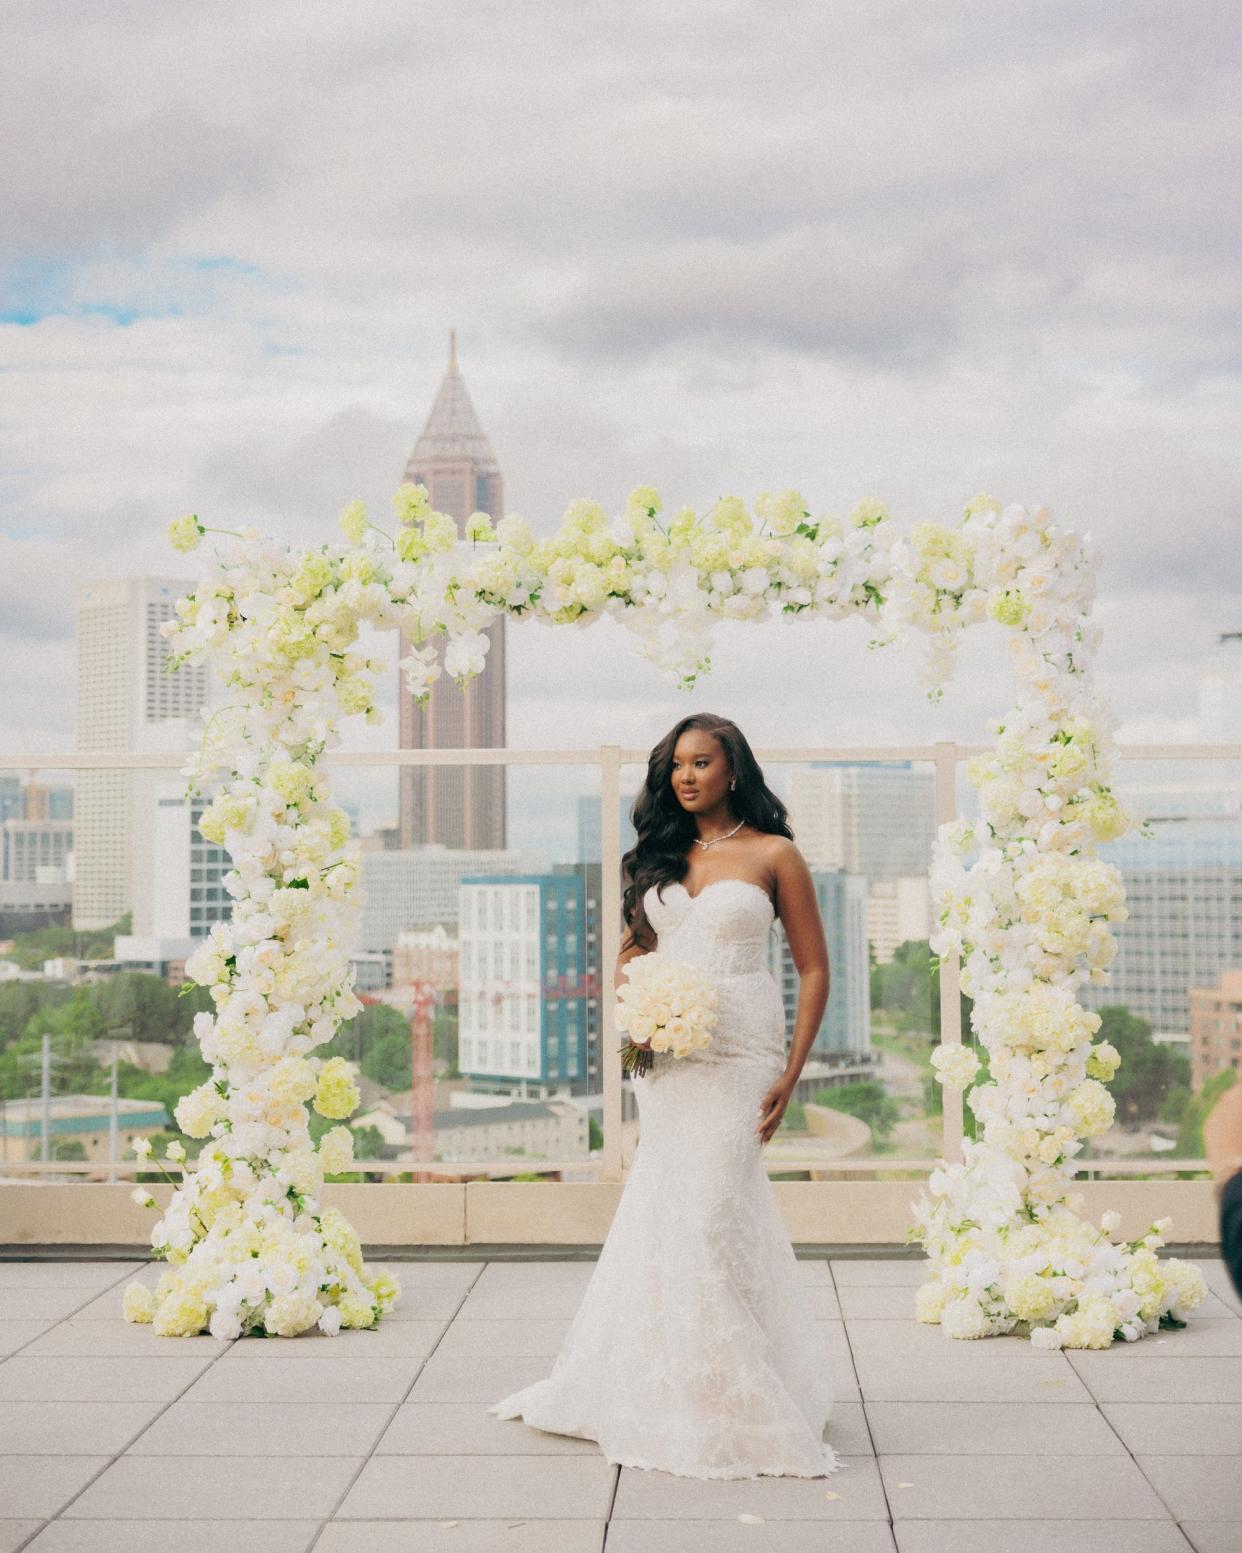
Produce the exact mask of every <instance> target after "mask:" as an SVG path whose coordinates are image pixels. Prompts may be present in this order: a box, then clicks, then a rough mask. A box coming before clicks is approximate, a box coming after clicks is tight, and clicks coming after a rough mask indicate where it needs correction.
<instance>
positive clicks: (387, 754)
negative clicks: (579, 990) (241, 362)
mask: <svg viewBox="0 0 1242 1553" xmlns="http://www.w3.org/2000/svg"><path fill="white" fill-rule="evenodd" d="M992 748H993V746H992V745H991V744H988V743H985V744H961V743H958V742H956V741H954V740H938V741H937V742H935V743H933V744H912V745H879V744H876V745H837V746H807V745H798V746H764V747H761V748H760V747H757V748H756V750H755V755H756V758H757V759H758V760H759V761H760V763H761V764H766V765H809V764H812V763H815V762H828V761H834V762H841V761H845V762H849V761H865V760H866V761H869V760H906V761H916V762H921V763H925V764H928V765H930V766H931V768H932V771H933V773H934V779H935V814H936V821H937V823H938V824H942V823H944V822H945V821H948V820H952V819H954V818H955V817H956V816H957V812H958V808H957V769H958V766H959V765H960V764H961V763H962V762H963V761H964V760H967V759H969V758H970V757H971V756H972V755H976V754H982V753H985V752H987V751H989V750H991V749H992ZM648 754H649V751H648V750H646V749H643V748H625V747H622V746H620V745H615V744H608V745H600V746H593V747H590V748H586V749H569V750H566V749H530V750H525V749H443V750H421V749H411V750H336V751H332V752H329V753H326V754H325V755H324V756H323V757H322V758H321V760H320V764H321V765H322V766H324V767H327V768H329V769H341V770H348V769H350V768H358V767H402V766H465V765H471V766H495V765H502V766H578V767H594V768H596V769H597V770H598V772H599V784H600V832H601V833H600V843H601V848H600V850H601V878H602V881H603V884H602V889H601V895H602V899H601V902H600V906H601V919H600V925H601V935H602V941H603V942H604V943H605V944H609V943H612V944H619V943H620V941H621V889H620V875H621V827H620V808H621V773H622V769H623V768H624V767H627V766H639V767H645V766H646V763H647V758H648ZM1116 754H1117V759H1118V762H1119V763H1120V762H1122V761H1128V760H1147V761H1162V760H1169V761H1174V760H1175V761H1209V760H1211V761H1227V760H1238V761H1242V744H1122V745H1118V746H1116ZM190 758H191V757H190V756H189V755H188V754H186V753H178V752H172V753H168V752H164V753H160V754H140V753H138V752H135V751H132V750H118V751H72V752H64V753H57V752H53V751H37V752H36V751H32V752H29V753H20V754H7V755H6V754H3V753H0V771H24V772H27V773H29V774H30V775H31V776H32V777H33V776H34V775H35V774H36V773H40V772H42V773H47V772H74V771H97V770H110V771H154V770H180V769H181V768H182V767H184V766H185V765H186V764H187V762H188V761H189V760H190ZM606 962H607V956H604V957H603V963H602V965H601V970H602V973H603V974H602V976H601V982H602V985H601V994H603V995H601V998H600V1015H601V1028H600V1054H601V1061H600V1070H601V1080H602V1083H603V1095H604V1121H603V1134H604V1140H603V1148H602V1149H601V1150H600V1151H599V1153H598V1154H597V1155H592V1156H590V1157H589V1158H580V1159H574V1160H565V1161H559V1162H557V1161H547V1160H538V1159H531V1160H518V1159H514V1158H510V1159H509V1160H507V1161H496V1160H478V1161H452V1162H450V1161H435V1162H433V1161H428V1162H415V1163H411V1162H408V1161H405V1162H401V1161H380V1160H375V1161H359V1162H357V1163H356V1165H355V1169H356V1170H358V1171H362V1172H366V1173H369V1174H382V1175H395V1174H407V1173H409V1172H410V1171H411V1170H413V1171H415V1172H417V1173H419V1174H422V1175H428V1176H434V1175H437V1174H440V1175H445V1176H452V1177H462V1176H466V1175H479V1176H500V1175H504V1176H510V1175H513V1174H516V1173H523V1174H525V1173H544V1174H546V1173H549V1172H552V1171H554V1170H570V1169H572V1170H575V1171H582V1170H593V1171H594V1172H595V1174H596V1176H597V1179H598V1180H600V1181H604V1182H618V1181H620V1180H621V1179H622V1177H623V1173H624V1172H623V1160H622V1132H623V1126H622V1075H621V1067H620V1064H619V1063H618V1062H613V1061H610V1060H606V1059H607V1057H608V1056H610V1055H611V1054H612V1053H613V1051H614V1049H615V1047H616V1030H615V1026H614V1022H613V1001H612V999H611V997H609V996H607V992H608V990H609V988H610V985H611V979H610V973H609V968H608V966H607V963H606ZM939 997H940V1039H941V1041H942V1042H948V1043H953V1042H960V1041H961V1040H962V1027H961V1000H960V978H959V967H958V961H957V957H956V956H952V957H949V958H947V959H946V960H945V961H944V963H943V964H942V966H941V974H940V993H939ZM943 1105H944V1109H943V1117H942V1151H943V1158H944V1159H945V1160H946V1161H948V1162H953V1161H956V1160H960V1158H961V1154H962V1138H963V1124H964V1108H963V1096H962V1092H961V1091H960V1090H954V1089H950V1088H945V1089H944V1090H943ZM935 1163H936V1162H935V1161H931V1160H922V1159H914V1160H908V1159H902V1158H900V1157H896V1156H890V1155H875V1156H871V1157H869V1158H862V1159H858V1158H853V1159H842V1160H835V1159H823V1158H815V1159H812V1160H805V1161H803V1160H793V1159H783V1158H777V1157H771V1158H770V1159H769V1164H768V1168H769V1170H770V1171H771V1172H773V1173H782V1172H786V1171H796V1170H810V1169H816V1170H832V1171H834V1172H842V1173H848V1174H860V1173H863V1172H877V1171H906V1170H924V1171H926V1170H930V1169H931V1168H933V1166H934V1164H935ZM28 1165H29V1166H32V1167H33V1169H32V1170H31V1171H30V1173H34V1172H35V1171H38V1172H39V1173H42V1172H45V1171H46V1172H47V1173H49V1174H53V1175H65V1176H72V1175H83V1174H90V1173H91V1172H92V1171H97V1170H98V1169H99V1168H100V1164H99V1162H94V1163H92V1162H91V1161H80V1160H73V1161H59V1162H56V1163H54V1164H44V1163H43V1162H42V1161H31V1162H24V1163H23V1164H22V1165H21V1166H20V1167H18V1166H15V1165H13V1164H4V1163H2V1162H0V1173H6V1172H12V1173H18V1172H19V1171H20V1173H22V1174H25V1173H27V1166H28ZM118 1169H121V1170H123V1171H124V1170H125V1167H124V1166H123V1165H121V1166H118ZM1186 1170H1202V1171H1204V1172H1206V1170H1207V1166H1206V1163H1205V1162H1204V1161H1202V1160H1181V1159H1178V1160H1172V1159H1169V1158H1167V1157H1166V1156H1153V1157H1151V1158H1143V1159H1139V1160H1133V1159H1132V1160H1124V1161H1123V1160H1116V1161H1112V1160H1108V1161H1105V1160H1094V1161H1083V1162H1082V1163H1081V1165H1080V1173H1081V1174H1082V1175H1083V1176H1094V1175H1095V1174H1096V1173H1097V1172H1099V1173H1107V1174H1109V1175H1128V1174H1150V1175H1171V1174H1176V1173H1178V1172H1180V1171H1186ZM126 1173H133V1167H130V1168H129V1170H128V1171H127V1172H126Z"/></svg>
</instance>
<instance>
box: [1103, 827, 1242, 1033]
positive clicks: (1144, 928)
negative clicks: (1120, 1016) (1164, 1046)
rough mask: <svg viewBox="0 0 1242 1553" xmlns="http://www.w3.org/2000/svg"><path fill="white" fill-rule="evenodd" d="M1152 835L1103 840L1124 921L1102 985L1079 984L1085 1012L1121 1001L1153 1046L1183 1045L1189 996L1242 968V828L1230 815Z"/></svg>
mask: <svg viewBox="0 0 1242 1553" xmlns="http://www.w3.org/2000/svg"><path fill="white" fill-rule="evenodd" d="M1153 829H1154V832H1155V834H1154V835H1152V836H1150V837H1149V836H1143V835H1141V834H1134V835H1130V836H1126V837H1123V838H1122V839H1121V840H1120V841H1113V842H1109V843H1108V844H1107V845H1106V846H1102V847H1100V849H1099V855H1100V857H1101V858H1102V859H1104V860H1106V861H1107V862H1110V863H1114V864H1115V865H1116V866H1117V867H1118V868H1119V869H1120V870H1121V876H1122V879H1123V881H1124V883H1125V889H1126V907H1127V909H1128V911H1129V913H1130V915H1129V917H1128V918H1127V920H1126V921H1125V922H1119V923H1115V924H1113V927H1112V932H1113V934H1114V936H1115V937H1116V940H1117V955H1116V958H1115V959H1114V960H1113V963H1112V965H1111V966H1110V967H1109V979H1108V982H1107V983H1106V984H1105V985H1104V986H1093V985H1090V984H1088V985H1084V986H1083V987H1082V989H1081V992H1080V997H1081V999H1082V1002H1083V1003H1084V1004H1086V1005H1087V1006H1088V1007H1091V1008H1097V1009H1098V1008H1103V1007H1105V1006H1106V1005H1108V1004H1120V1005H1121V1006H1122V1007H1123V1008H1127V1009H1129V1010H1130V1012H1131V1013H1132V1014H1137V1015H1139V1017H1140V1018H1143V1019H1146V1020H1147V1021H1148V1022H1149V1023H1150V1024H1151V1026H1152V1033H1153V1035H1154V1037H1155V1038H1156V1039H1157V1040H1164V1041H1169V1042H1172V1043H1175V1044H1178V1045H1181V1044H1187V1045H1188V1043H1189V1040H1190V994H1191V989H1192V988H1196V987H1211V986H1214V985H1215V984H1216V983H1217V982H1218V980H1219V978H1220V976H1221V974H1222V972H1227V971H1231V970H1236V969H1239V968H1242V826H1239V825H1238V824H1237V823H1236V822H1233V821H1230V820H1227V819H1183V820H1166V821H1164V822H1163V823H1156V824H1154V825H1153Z"/></svg>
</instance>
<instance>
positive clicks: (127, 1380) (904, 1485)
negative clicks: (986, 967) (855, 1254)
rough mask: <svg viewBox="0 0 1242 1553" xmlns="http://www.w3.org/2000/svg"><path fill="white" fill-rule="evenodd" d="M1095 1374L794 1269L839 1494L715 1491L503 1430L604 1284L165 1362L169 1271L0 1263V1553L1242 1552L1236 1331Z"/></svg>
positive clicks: (578, 1274) (417, 1285) (1202, 1316)
mask: <svg viewBox="0 0 1242 1553" xmlns="http://www.w3.org/2000/svg"><path fill="white" fill-rule="evenodd" d="M1198 1265H1199V1266H1200V1267H1202V1269H1203V1271H1204V1274H1205V1276H1206V1278H1207V1280H1208V1284H1209V1287H1210V1288H1211V1290H1212V1293H1211V1296H1210V1297H1209V1299H1208V1301H1207V1302H1206V1303H1205V1304H1204V1305H1203V1306H1201V1307H1200V1308H1199V1310H1198V1311H1196V1312H1195V1313H1194V1315H1193V1316H1192V1317H1191V1319H1190V1322H1189V1324H1188V1325H1187V1327H1186V1328H1185V1329H1184V1330H1182V1331H1180V1332H1169V1333H1161V1334H1160V1335H1158V1336H1156V1337H1152V1338H1146V1339H1144V1340H1143V1341H1142V1342H1140V1343H1136V1344H1134V1345H1122V1346H1119V1347H1117V1348H1115V1349H1112V1350H1109V1351H1107V1352H1101V1353H1073V1354H1042V1353H1039V1352H1037V1351H1035V1350H1033V1349H1032V1348H1031V1347H1030V1345H1029V1344H1028V1343H1025V1342H1023V1341H1022V1340H1020V1339H1017V1338H995V1339H990V1340H987V1341H983V1342H978V1343H952V1342H949V1341H947V1340H946V1339H945V1338H944V1337H943V1336H942V1335H941V1333H940V1331H939V1329H938V1328H936V1327H927V1326H923V1325H920V1324H919V1323H918V1322H916V1321H915V1320H914V1318H913V1314H912V1298H913V1286H914V1285H915V1284H916V1283H917V1282H918V1281H919V1266H918V1264H917V1263H914V1262H911V1261H908V1260H884V1259H875V1260H856V1259H840V1260H834V1259H828V1260H824V1259H819V1260H808V1261H803V1262H800V1263H799V1268H800V1271H801V1275H802V1276H803V1278H804V1279H805V1280H806V1283H807V1286H808V1290H809V1292H810V1295H811V1305H812V1312H813V1316H814V1319H815V1320H816V1322H817V1324H818V1327H819V1331H820V1333H821V1335H822V1340H823V1351H824V1357H825V1362H826V1363H827V1364H828V1365H829V1367H830V1369H831V1373H832V1376H833V1380H834V1387H835V1395H836V1398H837V1402H836V1407H835V1411H834V1416H833V1419H832V1421H831V1423H830V1424H829V1428H828V1438H829V1439H830V1440H831V1441H832V1442H833V1444H834V1445H835V1446H836V1448H837V1451H838V1453H839V1454H840V1456H841V1458H842V1461H843V1466H842V1469H841V1470H840V1471H839V1472H836V1473H833V1474H831V1475H830V1476H829V1477H826V1478H819V1479H795V1478H759V1479H755V1480H749V1481H744V1482H696V1481H692V1480H689V1479H685V1478H676V1477H672V1476H669V1475H666V1474H663V1473H658V1472H644V1471H635V1470H632V1469H630V1468H621V1469H617V1468H614V1467H610V1466H608V1464H607V1463H606V1462H605V1461H604V1460H603V1458H602V1457H601V1455H600V1454H599V1451H598V1449H597V1447H596V1446H595V1445H594V1444H593V1443H592V1442H589V1441H580V1440H572V1439H568V1438H564V1437H561V1436H556V1435H549V1434H543V1433H540V1432H539V1431H537V1430H533V1429H529V1428H527V1426H526V1425H524V1424H522V1423H521V1422H519V1421H516V1420H514V1421H506V1422H502V1421H500V1420H499V1419H495V1418H492V1417H490V1416H489V1415H488V1414H487V1412H486V1404H487V1403H488V1402H490V1401H492V1400H495V1399H496V1398H498V1397H500V1396H502V1395H503V1394H504V1393H505V1392H507V1391H509V1390H511V1389H514V1388H516V1387H517V1386H520V1385H523V1384H525V1383H526V1382H527V1381H530V1380H534V1379H536V1378H538V1377H539V1376H540V1375H542V1374H545V1373H546V1371H547V1368H548V1366H549V1364H550V1363H551V1358H552V1356H553V1355H554V1354H555V1353H556V1351H557V1348H558V1346H559V1344H560V1341H561V1338H562V1336H563V1334H564V1332H565V1329H566V1327H567V1325H568V1323H569V1319H570V1317H571V1316H572V1314H573V1312H574V1309H575V1308H576V1305H577V1302H578V1299H579V1297H580V1294H581V1291H582V1288H583V1286H584V1284H585V1282H586V1279H587V1278H588V1277H589V1275H590V1271H591V1264H590V1263H589V1262H547V1261H525V1262H523V1261H503V1262H496V1261H494V1262H481V1261H472V1262H426V1261H423V1262H416V1263H404V1264H402V1266H401V1268H400V1273H401V1278H402V1282H403V1285H404V1288H405V1296H404V1299H403V1301H402V1304H401V1306H400V1307H399V1308H398V1309H397V1310H396V1311H395V1312H394V1313H393V1314H392V1315H390V1316H389V1317H388V1318H387V1319H386V1320H385V1322H384V1324H383V1326H382V1327H381V1328H380V1329H379V1330H378V1331H376V1332H351V1333H344V1334H342V1335H341V1336H340V1337H338V1338H336V1339H329V1338H321V1337H310V1338H298V1339H295V1340H294V1341H292V1342H265V1341H261V1340H244V1341H241V1342H238V1343H229V1344H222V1343H217V1342H215V1340H214V1339H212V1338H209V1337H202V1338H190V1339H182V1340H177V1339H161V1338H157V1337H155V1336H154V1334H153V1333H152V1332H151V1330H150V1328H149V1327H136V1326H131V1325H129V1324H128V1323H126V1322H125V1321H123V1320H122V1319H121V1313H120V1310H121V1304H120V1301H121V1290H122V1289H123V1288H124V1285H125V1284H126V1282H128V1280H129V1279H130V1278H131V1277H133V1276H135V1275H136V1274H137V1275H140V1276H142V1277H144V1278H146V1279H148V1280H151V1279H153V1278H154V1277H155V1275H156V1273H157V1272H158V1268H154V1267H150V1266H144V1265H142V1264H139V1263H119V1262H73V1261H64V1262H55V1263H49V1262H0V1553H16V1550H18V1549H31V1550H37V1553H113V1550H117V1553H121V1550H123V1553H145V1550H147V1549H151V1550H156V1549H159V1550H164V1549H167V1548H169V1547H175V1548H176V1549H177V1550H178V1553H216V1550H227V1553H307V1550H310V1549H312V1548H313V1549H314V1550H315V1553H395V1550H397V1549H402V1550H411V1549H417V1550H418V1553H491V1550H493V1549H513V1550H518V1553H700V1550H702V1553H734V1550H737V1549H747V1550H755V1553H759V1550H763V1553H767V1550H769V1549H779V1550H780V1553H811V1550H814V1553H837V1550H841V1553H845V1550H848V1553H948V1550H950V1549H951V1550H952V1553H1046V1549H1047V1548H1048V1547H1049V1546H1050V1545H1051V1546H1055V1547H1056V1548H1057V1550H1058V1553H1080V1550H1081V1553H1087V1550H1090V1553H1111V1550H1113V1549H1117V1550H1122V1549H1124V1550H1126V1553H1174V1550H1186V1549H1192V1548H1193V1549H1196V1550H1197V1553H1238V1550H1242V1319H1239V1318H1240V1317H1242V1304H1240V1303H1239V1301H1238V1300H1237V1299H1236V1298H1235V1296H1234V1295H1233V1292H1232V1290H1231V1288H1230V1285H1229V1281H1228V1277H1227V1275H1226V1273H1225V1270H1224V1267H1223V1265H1222V1264H1221V1263H1220V1261H1218V1260H1212V1259H1204V1260H1202V1261H1200V1262H1199V1264H1198Z"/></svg>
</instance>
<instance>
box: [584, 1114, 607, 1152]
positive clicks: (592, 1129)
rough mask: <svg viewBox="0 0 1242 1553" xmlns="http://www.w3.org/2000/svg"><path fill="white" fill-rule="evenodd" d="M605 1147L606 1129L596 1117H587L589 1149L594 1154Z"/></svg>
mask: <svg viewBox="0 0 1242 1553" xmlns="http://www.w3.org/2000/svg"><path fill="white" fill-rule="evenodd" d="M603 1146H604V1129H603V1128H602V1127H601V1126H600V1124H599V1122H598V1121H597V1120H596V1118H595V1117H594V1116H588V1117H587V1148H588V1149H589V1150H590V1152H591V1153H592V1154H594V1153H595V1152H596V1151H597V1150H599V1149H602V1148H603Z"/></svg>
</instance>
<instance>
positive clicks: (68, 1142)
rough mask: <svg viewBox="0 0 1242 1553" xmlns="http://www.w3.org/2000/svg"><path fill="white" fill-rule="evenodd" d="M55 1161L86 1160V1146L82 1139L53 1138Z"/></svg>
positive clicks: (53, 1156)
mask: <svg viewBox="0 0 1242 1553" xmlns="http://www.w3.org/2000/svg"><path fill="white" fill-rule="evenodd" d="M52 1158H53V1159H66V1160H67V1159H85V1158H86V1144H85V1143H83V1142H82V1140H81V1138H53V1139H52Z"/></svg>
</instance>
